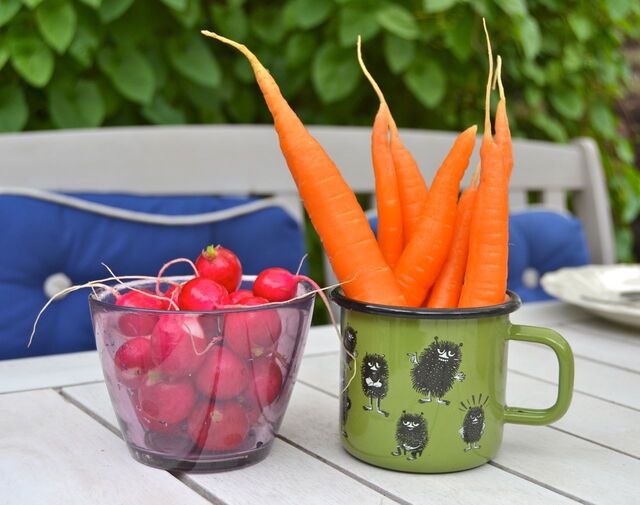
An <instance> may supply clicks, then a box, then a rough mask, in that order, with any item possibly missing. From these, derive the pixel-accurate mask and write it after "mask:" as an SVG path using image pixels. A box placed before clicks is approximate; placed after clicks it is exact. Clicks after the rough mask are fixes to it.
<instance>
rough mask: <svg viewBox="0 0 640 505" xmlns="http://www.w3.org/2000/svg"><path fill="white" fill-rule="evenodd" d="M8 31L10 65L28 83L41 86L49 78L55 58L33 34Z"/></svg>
mask: <svg viewBox="0 0 640 505" xmlns="http://www.w3.org/2000/svg"><path fill="white" fill-rule="evenodd" d="M18 31H22V30H18V29H17V30H14V31H11V32H9V35H10V39H9V50H10V51H11V65H12V66H13V68H14V70H15V71H16V72H18V74H20V76H21V77H22V78H23V79H24V80H25V81H27V82H28V83H29V84H31V85H32V86H34V87H36V88H42V87H43V86H45V85H46V84H47V83H48V82H49V80H50V79H51V75H52V74H53V68H54V66H55V58H54V56H53V53H52V52H51V49H49V47H48V46H47V45H46V44H45V43H44V42H43V41H42V40H41V39H40V38H38V37H37V36H36V35H35V34H33V33H24V32H23V33H22V34H17V33H16V32H18Z"/></svg>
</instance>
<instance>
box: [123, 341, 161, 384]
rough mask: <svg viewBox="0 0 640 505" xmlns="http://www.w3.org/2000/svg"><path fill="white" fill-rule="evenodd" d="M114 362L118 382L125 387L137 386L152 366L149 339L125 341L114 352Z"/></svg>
mask: <svg viewBox="0 0 640 505" xmlns="http://www.w3.org/2000/svg"><path fill="white" fill-rule="evenodd" d="M114 362H115V365H116V371H117V374H118V380H119V381H120V382H122V383H123V384H126V385H127V386H137V385H138V384H140V381H141V380H142V376H143V375H144V374H145V373H147V371H148V370H149V369H150V368H151V367H152V366H153V362H152V361H151V343H150V342H149V339H148V338H145V337H135V338H132V339H131V340H127V341H126V342H125V343H124V344H122V345H121V346H120V347H119V348H118V350H117V351H116V355H115V358H114Z"/></svg>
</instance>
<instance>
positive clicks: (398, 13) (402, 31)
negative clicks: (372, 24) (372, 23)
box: [376, 4, 420, 40]
mask: <svg viewBox="0 0 640 505" xmlns="http://www.w3.org/2000/svg"><path fill="white" fill-rule="evenodd" d="M376 16H377V18H378V23H380V25H381V26H382V27H383V28H384V29H385V30H387V31H388V32H390V33H393V34H394V35H397V36H398V37H402V38H403V39H409V40H413V39H417V38H418V35H419V34H420V30H419V29H418V23H417V21H416V20H415V18H414V17H413V14H411V12H410V11H408V10H407V9H406V8H404V7H402V6H401V5H398V4H387V5H386V6H385V7H383V8H381V9H379V10H378V12H377V14H376Z"/></svg>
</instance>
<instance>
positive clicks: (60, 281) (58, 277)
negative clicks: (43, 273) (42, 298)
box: [42, 272, 73, 300]
mask: <svg viewBox="0 0 640 505" xmlns="http://www.w3.org/2000/svg"><path fill="white" fill-rule="evenodd" d="M72 285H73V283H72V282H71V279H69V276H68V275H66V274H64V273H62V272H58V273H55V274H51V275H50V276H49V277H47V278H46V279H45V280H44V285H43V286H42V289H43V291H44V294H45V295H46V297H47V298H51V297H52V296H53V295H55V294H56V293H58V292H60V291H62V290H63V289H66V288H68V287H71V286H72ZM62 298H64V296H60V297H58V298H56V300H62Z"/></svg>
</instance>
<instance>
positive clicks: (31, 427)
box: [0, 302, 640, 505]
mask: <svg viewBox="0 0 640 505" xmlns="http://www.w3.org/2000/svg"><path fill="white" fill-rule="evenodd" d="M513 320H514V322H519V323H523V324H537V325H543V326H549V327H552V328H554V329H557V330H558V331H559V332H560V333H562V334H563V335H564V336H565V337H566V338H567V339H568V340H569V342H570V343H571V346H572V347H573V350H574V353H575V356H576V377H575V393H574V397H573V403H572V405H571V408H570V410H569V412H568V413H567V415H566V416H565V417H564V418H563V419H561V420H560V421H559V422H557V423H556V424H554V425H553V426H548V427H530V426H517V425H507V426H506V427H505V437H504V443H503V447H502V449H501V451H500V453H499V454H498V457H497V458H496V459H495V461H492V462H490V463H489V464H487V465H484V466H482V467H480V468H477V469H475V470H470V471H467V472H461V473H456V474H446V475H414V474H403V473H398V472H392V471H387V470H383V469H379V468H375V467H373V466H369V465H367V464H364V463H361V462H360V461H358V460H356V459H354V458H352V457H351V456H349V455H348V454H347V453H346V452H345V451H344V450H342V448H341V446H340V440H339V436H338V433H339V431H338V362H339V360H338V355H337V353H338V339H337V337H336V335H335V333H333V332H332V330H331V329H330V328H328V327H317V328H313V329H312V330H311V333H310V335H309V341H308V344H307V348H306V352H305V357H304V359H303V364H302V366H301V369H300V374H299V380H298V384H297V385H296V387H295V390H294V393H293V397H292V399H291V403H290V405H289V409H288V411H287V414H286V417H285V421H284V423H283V425H282V428H281V430H280V434H279V436H278V438H277V440H276V443H275V444H274V446H273V452H272V453H271V454H270V455H269V457H267V459H266V460H264V461H263V462H261V463H259V464H257V465H254V466H252V467H249V468H245V469H242V470H236V471H231V472H226V473H213V474H180V473H169V472H165V471H162V470H155V469H152V468H148V467H146V466H143V465H141V464H139V463H136V462H135V461H134V460H133V459H132V458H131V457H130V456H129V454H128V452H127V450H126V447H125V445H124V442H123V441H122V439H121V438H120V434H119V431H118V427H117V423H116V420H115V416H114V414H113V412H112V409H111V405H110V403H109V399H108V396H107V391H106V388H105V385H104V383H103V382H102V373H101V370H100V365H99V362H98V356H97V354H96V353H95V352H86V353H78V354H68V355H59V356H53V357H41V358H29V359H21V360H13V361H4V362H0V504H2V505H9V504H11V505H13V504H16V505H30V504H38V505H42V504H47V505H53V504H58V503H60V504H65V505H69V504H76V503H77V504H83V505H85V504H92V505H100V504H108V505H116V504H134V503H140V504H147V503H149V504H154V505H164V504H180V505H190V504H200V503H202V504H204V503H224V504H229V505H235V504H245V503H247V504H258V505H264V504H271V503H277V504H288V503H290V504H295V505H299V504H313V503H319V504H320V503H321V504H323V505H326V504H331V503H336V504H338V503H339V504H349V503H354V504H355V503H367V504H369V503H370V504H376V505H377V504H380V503H402V504H407V503H426V504H431V503H433V504H464V505H467V504H473V505H481V504H487V503H497V504H502V503H517V504H529V503H535V504H538V503H540V504H554V503H575V502H578V503H586V504H591V503H593V504H596V503H598V504H600V503H601V504H606V505H614V504H625V505H627V504H640V461H639V459H640V335H638V334H637V332H634V331H633V330H631V329H626V328H623V327H620V326H615V325H613V324H612V323H608V322H604V321H601V320H599V319H595V318H593V317H591V316H590V315H589V314H587V313H585V312H581V311H580V310H578V309H573V308H571V307H568V306H566V305H562V304H559V303H555V302H551V303H540V304H532V305H526V306H524V307H523V308H522V309H520V310H519V311H518V312H517V313H516V314H515V315H514V317H513ZM509 363H510V364H509V367H510V372H509V386H508V391H507V397H508V402H509V403H512V404H518V405H526V406H532V407H543V406H547V405H548V404H550V403H552V401H553V400H554V398H555V381H556V375H557V364H556V360H555V358H554V357H553V355H552V353H551V351H550V350H547V349H545V348H543V347H538V346H535V345H532V344H525V343H519V342H513V343H512V344H511V347H510V354H509Z"/></svg>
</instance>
